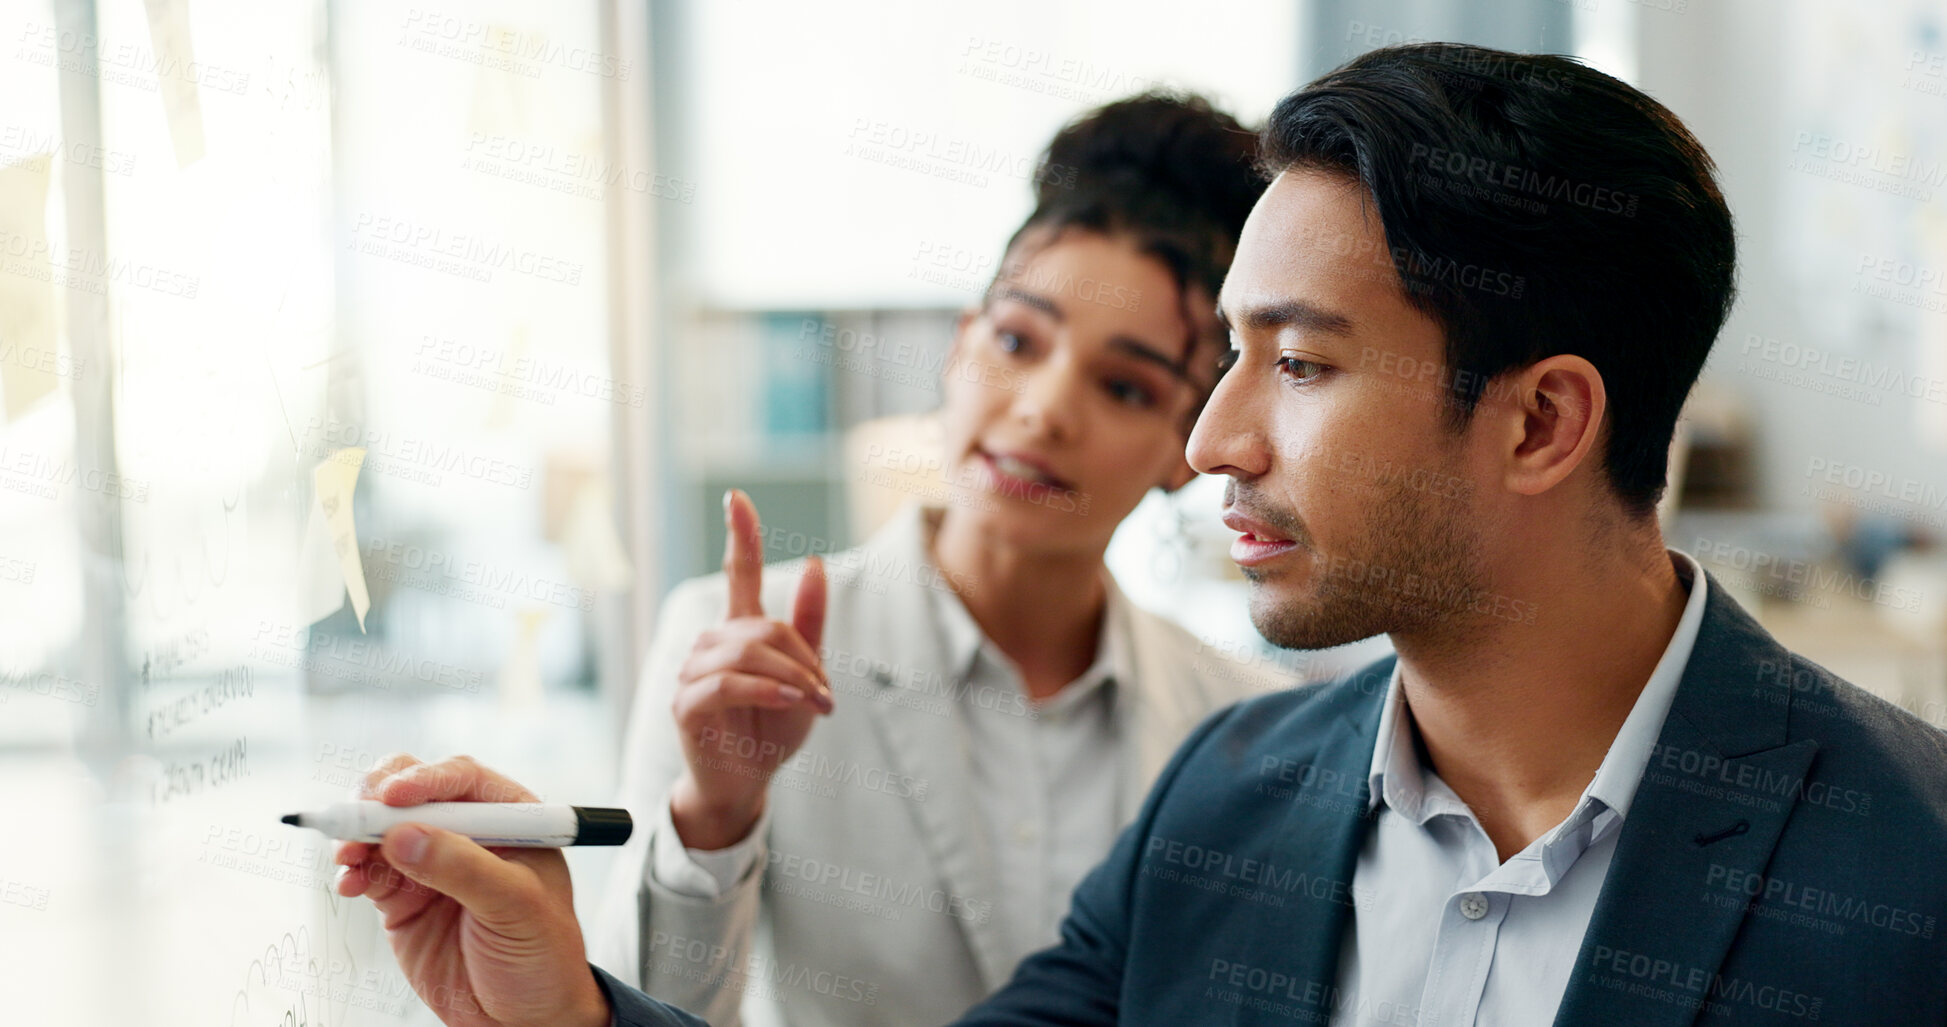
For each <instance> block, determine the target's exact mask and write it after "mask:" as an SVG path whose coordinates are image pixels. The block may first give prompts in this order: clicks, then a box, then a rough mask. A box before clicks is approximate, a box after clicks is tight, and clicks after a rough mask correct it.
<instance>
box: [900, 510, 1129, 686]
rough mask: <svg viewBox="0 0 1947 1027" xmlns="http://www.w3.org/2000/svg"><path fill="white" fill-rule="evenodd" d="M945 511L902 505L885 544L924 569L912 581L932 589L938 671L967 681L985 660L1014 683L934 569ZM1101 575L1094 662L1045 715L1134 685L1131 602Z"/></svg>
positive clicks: (1003, 657) (1016, 674) (930, 605)
mask: <svg viewBox="0 0 1947 1027" xmlns="http://www.w3.org/2000/svg"><path fill="white" fill-rule="evenodd" d="M945 512H946V510H945V508H944V507H938V506H926V505H924V504H921V503H917V502H908V503H905V504H904V505H902V506H901V507H900V509H899V511H898V512H897V513H895V514H894V515H893V519H892V520H890V521H888V522H887V526H886V529H885V531H886V532H887V539H886V541H887V542H888V543H889V544H891V545H893V546H896V547H897V548H898V550H899V552H900V554H901V555H902V556H904V557H905V558H907V559H909V560H911V561H913V564H912V565H913V566H914V567H918V568H922V569H923V573H922V574H919V575H915V577H916V578H918V579H921V580H925V581H930V582H933V583H934V585H935V587H932V588H927V589H925V591H926V592H927V593H928V595H927V596H926V597H925V601H926V603H927V608H929V609H931V610H932V612H933V617H934V621H935V623H937V624H938V625H939V626H940V631H941V638H942V640H943V641H944V642H945V644H946V651H945V652H944V653H942V654H941V656H942V661H941V666H943V667H945V668H947V669H948V670H949V671H950V672H952V673H956V674H957V675H959V678H958V679H959V680H961V681H965V680H967V679H968V678H970V677H971V676H972V675H973V673H974V670H975V667H974V663H975V661H976V660H979V659H983V658H984V659H988V660H991V661H995V662H996V663H997V664H999V665H1000V666H1003V667H1006V668H1007V670H1008V673H1010V674H1012V675H1013V676H1014V677H1015V679H1016V680H1017V682H1018V680H1019V672H1018V671H1017V670H1015V668H1014V667H1013V666H1012V665H1011V664H1010V663H1009V662H1007V656H1006V654H1005V653H1002V652H1001V651H1000V649H999V647H997V646H995V645H994V644H993V642H991V641H990V640H988V638H987V636H986V635H985V634H984V633H982V632H981V630H980V625H979V624H976V623H974V619H973V615H972V614H970V613H968V612H967V607H966V604H965V603H962V602H961V601H960V596H959V594H958V593H956V592H954V591H953V589H952V588H950V587H949V586H948V584H947V581H946V578H945V576H944V575H942V574H940V573H939V571H938V568H937V567H935V566H934V564H933V553H932V545H931V541H932V537H933V532H934V531H936V530H937V529H938V528H939V525H940V518H941V516H942V515H944V514H945ZM1101 574H1102V582H1103V585H1104V591H1105V593H1106V596H1107V602H1106V603H1105V605H1104V607H1103V612H1102V632H1101V634H1100V635H1099V636H1098V639H1097V642H1096V648H1095V659H1094V660H1092V661H1090V663H1089V665H1088V667H1087V669H1085V670H1083V671H1082V673H1081V674H1080V675H1079V676H1077V677H1076V678H1075V680H1074V681H1071V682H1069V683H1068V684H1067V685H1066V686H1064V687H1063V688H1062V690H1061V691H1060V692H1058V693H1056V694H1055V696H1054V697H1053V698H1051V699H1049V700H1048V701H1047V702H1044V703H1042V704H1040V705H1039V706H1038V707H1037V709H1038V710H1040V711H1041V712H1042V713H1044V714H1046V713H1057V712H1060V711H1062V710H1066V709H1069V708H1072V707H1073V706H1075V705H1076V704H1078V703H1080V702H1082V701H1084V699H1085V698H1086V697H1087V696H1089V695H1091V694H1093V693H1094V692H1096V691H1097V690H1098V689H1104V690H1107V691H1110V692H1113V690H1114V686H1115V684H1116V682H1117V681H1126V680H1132V674H1133V667H1134V654H1133V652H1132V650H1131V647H1130V644H1129V641H1130V640H1129V633H1128V620H1129V617H1128V610H1127V606H1128V602H1129V600H1128V597H1126V596H1124V595H1123V594H1122V589H1121V588H1119V587H1118V586H1117V585H1116V582H1115V576H1114V575H1112V574H1110V573H1109V572H1108V569H1107V568H1106V567H1104V568H1103V570H1102V572H1101Z"/></svg>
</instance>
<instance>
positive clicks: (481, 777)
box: [372, 756, 541, 806]
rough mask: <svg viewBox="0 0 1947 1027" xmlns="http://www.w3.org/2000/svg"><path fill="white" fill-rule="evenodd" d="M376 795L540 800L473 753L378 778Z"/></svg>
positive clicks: (384, 798) (412, 799)
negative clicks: (474, 756) (486, 765)
mask: <svg viewBox="0 0 1947 1027" xmlns="http://www.w3.org/2000/svg"><path fill="white" fill-rule="evenodd" d="M372 794H373V797H374V798H376V799H378V800H379V801H381V802H383V803H385V804H386V805H388V806H417V805H419V804H420V803H422V802H540V801H541V799H540V797H539V796H537V795H535V794H534V793H533V792H530V791H528V790H527V789H526V788H525V787H522V785H521V784H520V782H518V781H515V780H514V779H512V778H510V777H507V776H505V775H502V774H500V773H499V772H497V771H494V770H490V769H488V768H487V767H484V766H482V765H481V764H480V762H479V761H478V760H475V759H474V758H473V757H471V756H451V757H448V758H446V759H443V760H441V761H439V762H438V763H418V764H414V765H413V766H410V767H407V768H406V769H404V770H401V771H399V772H398V773H397V774H394V775H392V776H391V777H388V778H386V779H385V780H384V781H381V782H379V784H378V786H377V787H376V788H374V789H373V790H372Z"/></svg>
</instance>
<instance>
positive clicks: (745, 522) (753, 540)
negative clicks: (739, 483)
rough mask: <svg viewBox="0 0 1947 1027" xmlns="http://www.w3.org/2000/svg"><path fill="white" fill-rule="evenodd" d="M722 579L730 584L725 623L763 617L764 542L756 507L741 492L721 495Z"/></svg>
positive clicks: (731, 490)
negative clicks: (728, 620) (744, 618)
mask: <svg viewBox="0 0 1947 1027" xmlns="http://www.w3.org/2000/svg"><path fill="white" fill-rule="evenodd" d="M723 526H724V540H723V576H724V577H725V578H728V579H729V581H730V611H729V613H728V614H726V615H725V616H726V619H734V618H737V617H762V616H764V602H763V598H762V594H763V589H764V542H763V536H762V534H761V533H760V532H759V530H758V521H757V507H756V505H754V504H753V503H751V501H750V497H749V496H746V495H744V493H743V490H742V489H730V490H729V491H727V492H725V493H724V494H723Z"/></svg>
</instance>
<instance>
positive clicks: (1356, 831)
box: [1233, 656, 1394, 1023]
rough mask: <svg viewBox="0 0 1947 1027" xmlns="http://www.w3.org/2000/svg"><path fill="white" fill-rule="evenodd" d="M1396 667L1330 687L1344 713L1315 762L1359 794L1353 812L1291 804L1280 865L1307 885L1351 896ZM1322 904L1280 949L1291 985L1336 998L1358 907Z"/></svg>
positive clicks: (1381, 666) (1379, 667)
mask: <svg viewBox="0 0 1947 1027" xmlns="http://www.w3.org/2000/svg"><path fill="white" fill-rule="evenodd" d="M1393 663H1394V658H1393V657H1390V656H1389V657H1387V658H1385V659H1383V660H1380V661H1379V662H1378V663H1375V664H1373V665H1371V666H1369V667H1366V668H1364V669H1362V670H1359V671H1356V672H1354V673H1353V674H1352V675H1351V677H1350V678H1348V679H1345V680H1342V681H1340V682H1339V683H1337V684H1334V685H1328V686H1325V687H1328V688H1336V689H1342V690H1343V691H1342V692H1341V696H1342V698H1340V699H1339V700H1338V701H1340V702H1343V703H1344V704H1345V708H1344V709H1343V711H1342V712H1341V713H1340V714H1339V716H1338V717H1337V718H1336V719H1335V720H1334V721H1333V724H1332V727H1331V729H1330V732H1329V734H1328V736H1327V737H1326V739H1325V740H1324V742H1323V743H1322V744H1321V745H1320V746H1319V749H1318V755H1317V756H1316V757H1315V758H1314V759H1313V762H1315V763H1316V764H1317V766H1318V768H1319V776H1320V777H1321V778H1323V777H1324V776H1325V771H1327V770H1330V771H1335V772H1337V773H1338V774H1339V775H1341V777H1340V780H1347V781H1357V782H1359V794H1358V796H1357V797H1356V798H1355V799H1354V800H1353V801H1354V803H1355V804H1356V805H1355V809H1354V810H1352V811H1346V810H1340V811H1337V812H1324V809H1325V807H1314V806H1310V805H1307V804H1304V803H1296V802H1294V803H1289V804H1287V805H1288V809H1287V810H1286V812H1285V816H1284V824H1283V825H1282V827H1281V828H1280V829H1279V834H1278V846H1277V849H1276V852H1277V854H1278V859H1279V860H1281V861H1288V862H1289V863H1290V865H1291V866H1292V867H1293V869H1294V870H1296V871H1297V872H1298V873H1301V874H1304V875H1305V876H1306V879H1308V880H1312V881H1324V882H1327V884H1328V886H1329V887H1331V889H1332V890H1333V892H1334V893H1336V892H1337V891H1338V890H1339V887H1340V886H1343V889H1344V892H1345V893H1346V894H1348V895H1350V894H1352V875H1353V873H1354V872H1355V871H1356V870H1358V867H1359V850H1360V849H1361V848H1362V847H1363V846H1364V845H1365V839H1366V831H1367V829H1368V828H1370V827H1371V826H1372V818H1371V817H1369V816H1367V815H1366V814H1365V802H1366V794H1365V793H1366V788H1365V781H1366V776H1367V771H1368V770H1370V769H1371V767H1372V750H1373V746H1374V744H1375V743H1376V741H1377V736H1378V732H1379V712H1380V707H1381V705H1382V703H1383V701H1384V700H1385V698H1386V684H1387V682H1388V681H1389V680H1390V679H1391V677H1392V674H1393ZM1355 901H1356V898H1355ZM1321 905H1322V907H1323V908H1322V910H1321V912H1322V915H1320V916H1317V917H1306V918H1305V919H1304V920H1302V921H1296V922H1293V923H1291V924H1289V925H1288V926H1289V930H1287V931H1285V932H1284V933H1283V934H1282V935H1281V936H1280V938H1279V939H1278V940H1277V941H1276V944H1278V945H1281V946H1286V947H1288V950H1289V956H1288V957H1284V958H1283V964H1284V966H1283V968H1284V969H1285V971H1286V972H1288V973H1290V974H1291V975H1292V979H1293V980H1297V981H1305V982H1317V983H1318V984H1319V985H1320V986H1321V987H1322V988H1323V989H1324V990H1325V992H1326V993H1327V994H1334V993H1336V987H1335V984H1336V982H1337V980H1338V965H1339V948H1340V945H1341V944H1342V943H1343V940H1344V937H1345V925H1346V922H1347V918H1348V917H1349V916H1350V915H1351V912H1352V906H1351V905H1349V904H1347V903H1344V902H1326V903H1322V904H1321ZM1315 908H1316V907H1315ZM1269 940H1270V939H1267V941H1269ZM1233 1015H1234V1017H1235V1020H1234V1022H1236V1023H1259V1022H1266V1021H1264V1020H1263V1019H1261V1018H1260V1017H1259V1016H1258V1015H1256V1014H1255V1013H1249V1014H1247V1013H1246V1012H1245V1011H1244V1010H1243V1008H1242V1007H1239V1009H1238V1011H1237V1012H1236V1013H1235V1014H1233Z"/></svg>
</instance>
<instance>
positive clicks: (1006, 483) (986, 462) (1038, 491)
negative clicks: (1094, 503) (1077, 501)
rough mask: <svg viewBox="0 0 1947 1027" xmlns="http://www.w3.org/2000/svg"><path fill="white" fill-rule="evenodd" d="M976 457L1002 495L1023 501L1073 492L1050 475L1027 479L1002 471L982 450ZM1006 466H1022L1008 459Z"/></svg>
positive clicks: (1023, 476) (999, 464)
mask: <svg viewBox="0 0 1947 1027" xmlns="http://www.w3.org/2000/svg"><path fill="white" fill-rule="evenodd" d="M976 455H977V456H978V457H979V458H980V466H981V468H982V469H983V470H985V471H986V472H987V476H988V477H989V478H990V479H992V480H993V482H994V484H995V486H996V488H997V490H998V491H1000V492H1002V493H1003V494H1007V495H1018V496H1021V497H1022V498H1024V499H1041V498H1044V497H1046V496H1048V495H1049V494H1051V493H1055V492H1071V491H1073V489H1071V488H1069V486H1068V483H1067V482H1066V481H1063V480H1061V479H1059V478H1056V477H1054V476H1052V475H1048V474H1040V473H1037V474H1035V476H1033V477H1027V476H1025V475H1023V474H1019V473H1014V472H1013V471H1011V470H1003V469H1002V464H1001V463H1000V462H999V461H997V460H996V459H995V458H994V454H992V453H989V452H987V451H986V450H984V449H983V450H978V451H977V453H976ZM1007 466H1009V467H1021V466H1022V465H1021V464H1018V463H1016V462H1015V460H1014V459H1009V460H1008V461H1007Z"/></svg>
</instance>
